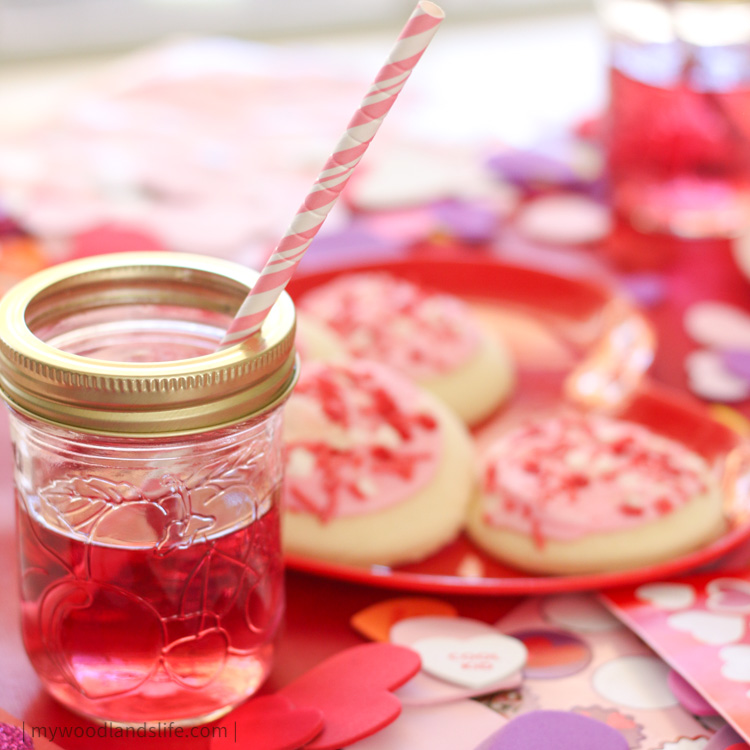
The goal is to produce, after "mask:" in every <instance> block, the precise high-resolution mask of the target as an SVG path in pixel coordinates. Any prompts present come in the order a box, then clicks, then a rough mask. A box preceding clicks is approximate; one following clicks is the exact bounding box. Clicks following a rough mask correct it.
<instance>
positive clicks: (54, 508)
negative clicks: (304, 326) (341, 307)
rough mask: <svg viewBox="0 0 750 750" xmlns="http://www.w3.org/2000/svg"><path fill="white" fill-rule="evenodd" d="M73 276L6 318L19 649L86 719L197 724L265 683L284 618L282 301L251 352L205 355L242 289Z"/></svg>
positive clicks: (21, 301)
mask: <svg viewBox="0 0 750 750" xmlns="http://www.w3.org/2000/svg"><path fill="white" fill-rule="evenodd" d="M67 266H69V267H70V268H69V267H66V266H57V267H55V268H53V269H49V270H48V271H45V272H43V273H42V274H40V275H38V276H35V277H31V278H30V279H28V280H27V281H26V282H24V283H23V284H22V285H20V287H17V288H16V289H15V290H13V291H12V292H10V293H9V295H8V296H7V297H6V298H5V299H4V300H3V302H2V303H1V304H0V319H2V320H8V321H10V322H9V324H8V326H7V327H6V328H5V329H3V330H0V387H2V393H3V395H4V396H5V398H6V400H7V401H8V402H9V404H10V406H11V409H10V422H11V437H12V440H13V447H14V459H15V472H14V473H15V484H16V499H17V513H18V537H19V549H20V559H21V566H20V568H21V570H20V573H21V602H22V630H23V638H24V644H25V646H26V651H27V653H28V656H29V659H30V660H31V663H32V665H33V666H34V668H35V669H36V671H37V674H38V675H39V677H40V679H41V680H42V683H43V684H44V685H45V687H46V688H47V690H48V691H49V692H50V693H51V694H52V695H53V696H54V697H55V698H57V699H58V700H59V701H60V702H61V703H63V704H64V705H66V706H68V707H69V708H71V709H73V710H74V711H76V712H78V713H81V714H83V715H85V716H88V717H91V718H93V719H96V720H100V721H110V722H117V723H122V724H138V725H141V724H143V723H152V724H156V723H159V722H174V723H175V724H183V725H188V724H195V723H200V722H204V721H210V720H212V719H214V718H217V717H218V716H221V715H222V714H224V713H226V712H227V711H229V710H231V709H232V708H233V707H234V706H236V705H237V704H239V703H241V702H242V701H243V700H244V699H246V698H247V697H248V696H249V695H251V694H252V693H254V692H255V691H256V690H257V689H258V687H259V686H260V685H261V683H262V682H263V680H264V679H265V677H266V676H267V675H268V672H269V670H270V667H271V663H272V655H273V641H274V637H275V634H276V631H277V629H278V626H279V623H280V620H281V616H282V613H283V602H284V594H283V567H282V557H281V549H280V529H279V507H278V502H279V495H280V487H281V483H282V478H283V460H282V442H281V408H280V406H281V404H282V403H283V401H284V400H285V398H286V397H287V395H288V394H289V392H290V390H291V388H292V386H293V384H294V381H295V378H296V359H295V356H294V348H293V333H294V313H293V308H292V305H291V300H289V299H288V297H287V298H282V300H281V305H282V308H285V309H282V310H281V311H277V312H276V313H274V312H273V311H272V313H271V315H270V316H269V320H270V323H269V326H270V327H269V328H268V329H266V330H265V331H264V333H263V341H262V342H258V343H257V345H256V346H255V347H230V348H229V349H226V350H222V351H216V347H217V342H218V341H219V340H220V338H221V335H222V332H223V331H224V330H225V328H226V325H227V324H228V322H229V320H230V319H231V317H232V314H233V310H234V306H236V305H239V303H240V302H241V301H242V299H244V297H245V295H246V294H247V290H248V288H249V286H250V285H251V283H252V281H253V279H254V275H253V272H250V271H247V270H246V269H241V268H240V267H237V266H235V265H234V264H227V263H224V262H220V261H216V260H215V259H207V258H200V256H179V255H173V254H168V253H165V254H157V253H150V254H127V255H122V256H117V255H110V256H99V257H96V258H89V259H85V260H83V261H76V262H74V263H72V264H67ZM134 269H135V270H134ZM247 274H250V276H247ZM243 277H246V278H244V279H243ZM238 279H239V281H238ZM243 282H244V283H243ZM99 286H101V287H102V289H104V290H105V292H106V294H105V295H104V296H102V295H101V294H98V293H97V289H98V288H99ZM61 288H62V289H63V290H64V292H63V293H60V290H61ZM227 295H228V296H229V301H226V300H225V297H226V296H227ZM193 306H194V307H193ZM2 308H4V311H3V309H2ZM124 308H125V309H124ZM20 321H22V322H20ZM25 325H28V329H26V330H24V326H25ZM18 331H20V333H18Z"/></svg>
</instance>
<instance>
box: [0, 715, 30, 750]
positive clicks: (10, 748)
mask: <svg viewBox="0 0 750 750" xmlns="http://www.w3.org/2000/svg"><path fill="white" fill-rule="evenodd" d="M0 750H34V743H33V742H32V741H31V737H29V736H28V735H27V734H26V732H24V731H23V730H21V729H19V728H18V727H13V726H11V725H10V724H6V723H5V722H4V721H0Z"/></svg>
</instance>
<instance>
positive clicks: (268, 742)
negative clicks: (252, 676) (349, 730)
mask: <svg viewBox="0 0 750 750" xmlns="http://www.w3.org/2000/svg"><path fill="white" fill-rule="evenodd" d="M216 726H217V727H224V728H226V735H225V736H223V737H219V736H217V735H219V734H221V733H220V732H218V731H217V732H214V733H213V734H214V737H213V739H212V740H211V750H220V749H221V748H226V749H227V750H229V748H234V749H235V750H236V748H237V747H247V748H252V750H296V749H297V748H298V747H302V746H303V745H305V744H306V743H308V742H309V741H310V740H312V739H313V738H314V737H316V736H317V735H318V734H319V733H320V730H321V729H322V728H323V714H322V713H321V712H320V711H319V710H318V709H316V708H308V707H305V708H299V707H297V706H295V705H294V704H293V703H292V702H291V701H290V700H288V699H287V698H284V697H282V696H280V695H264V696H261V697H260V698H253V699H252V700H250V701H248V702H247V703H245V704H244V705H242V706H240V708H238V709H237V710H236V711H232V713H231V714H229V716H227V717H226V718H225V719H223V720H222V721H220V722H218V723H217V724H216Z"/></svg>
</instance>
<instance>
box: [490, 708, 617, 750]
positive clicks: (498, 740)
mask: <svg viewBox="0 0 750 750" xmlns="http://www.w3.org/2000/svg"><path fill="white" fill-rule="evenodd" d="M521 748H523V750H550V748H554V749H555V750H628V742H627V740H626V739H625V737H623V735H622V734H620V733H619V732H618V731H617V730H616V729H613V728H612V727H609V726H607V725H606V724H604V723H602V722H601V721H596V719H590V718H589V717H588V716H581V715H580V714H574V713H568V712H567V711H530V712H529V713H527V714H522V715H521V716H517V717H516V718H515V719H512V720H511V721H510V722H508V723H507V724H506V725H505V726H504V727H502V728H501V729H499V730H498V731H497V732H495V733H494V734H492V735H490V736H489V737H488V738H487V739H486V740H484V742H482V744H481V745H479V746H477V748H476V750H521Z"/></svg>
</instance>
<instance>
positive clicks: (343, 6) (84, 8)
mask: <svg viewBox="0 0 750 750" xmlns="http://www.w3.org/2000/svg"><path fill="white" fill-rule="evenodd" d="M439 4H440V5H441V7H442V8H443V9H444V10H445V11H446V14H447V15H448V16H449V17H450V19H451V22H452V23H456V22H459V23H460V22H477V21H480V22H481V21H487V22H493V21H497V20H501V19H503V18H506V17H509V16H511V17H512V16H514V15H518V14H524V15H526V14H544V13H546V12H548V11H561V10H571V9H581V8H586V7H588V6H589V5H590V2H586V0H443V1H442V2H440V3H439ZM413 7H414V2H413V0H0V60H5V61H7V60H12V59H18V58H26V59H28V58H34V57H44V56H58V55H65V54H80V53H87V54H88V53H98V52H112V51H118V50H123V49H127V48H132V47H134V46H137V45H141V44H144V43H148V42H152V41H154V40H156V39H161V38H163V37H164V36H165V35H171V34H182V33H188V34H194V33H199V34H217V33H220V34H232V35H236V36H243V37H248V38H252V39H267V38H272V37H273V38H278V37H289V36H295V35H306V34H319V33H337V32H356V31H379V30H383V29H392V28H394V27H395V26H396V25H397V24H398V23H399V22H401V21H402V20H403V19H405V18H406V17H408V15H409V13H410V12H411V10H412V9H413Z"/></svg>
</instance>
